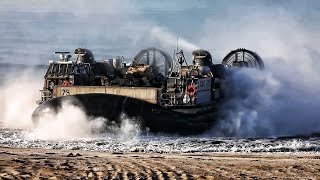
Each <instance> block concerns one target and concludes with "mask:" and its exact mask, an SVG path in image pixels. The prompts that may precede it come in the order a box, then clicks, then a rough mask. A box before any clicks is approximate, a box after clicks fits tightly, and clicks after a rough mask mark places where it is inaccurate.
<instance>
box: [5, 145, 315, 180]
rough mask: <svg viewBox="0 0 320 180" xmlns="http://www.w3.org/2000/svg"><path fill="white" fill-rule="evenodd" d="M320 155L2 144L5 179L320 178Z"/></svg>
mask: <svg viewBox="0 0 320 180" xmlns="http://www.w3.org/2000/svg"><path fill="white" fill-rule="evenodd" d="M319 177H320V155H266V154H264V155H258V154H230V153H228V154H221V153H219V154H212V153H211V154H149V153H147V154H146V153H107V152H90V151H77V150H55V149H53V150H52V149H50V150H46V149H22V148H21V149H20V148H5V147H0V179H16V178H18V179H66V178H70V179H235V178H236V179H319Z"/></svg>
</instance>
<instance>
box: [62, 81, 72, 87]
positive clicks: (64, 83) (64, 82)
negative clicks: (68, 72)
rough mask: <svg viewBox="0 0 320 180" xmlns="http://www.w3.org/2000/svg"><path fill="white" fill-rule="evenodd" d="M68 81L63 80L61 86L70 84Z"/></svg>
mask: <svg viewBox="0 0 320 180" xmlns="http://www.w3.org/2000/svg"><path fill="white" fill-rule="evenodd" d="M70 85H71V84H70V82H69V81H63V83H62V86H70Z"/></svg>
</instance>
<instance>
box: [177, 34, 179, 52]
mask: <svg viewBox="0 0 320 180" xmlns="http://www.w3.org/2000/svg"><path fill="white" fill-rule="evenodd" d="M178 51H179V37H178V36H177V51H176V53H178Z"/></svg>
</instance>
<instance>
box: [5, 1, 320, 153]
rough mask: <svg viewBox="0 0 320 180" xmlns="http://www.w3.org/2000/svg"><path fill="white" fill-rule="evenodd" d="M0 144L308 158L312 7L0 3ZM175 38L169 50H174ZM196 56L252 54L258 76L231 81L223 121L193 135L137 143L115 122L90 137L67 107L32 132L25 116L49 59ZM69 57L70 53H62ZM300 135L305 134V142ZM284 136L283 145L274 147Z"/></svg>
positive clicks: (319, 14)
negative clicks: (202, 52)
mask: <svg viewBox="0 0 320 180" xmlns="http://www.w3.org/2000/svg"><path fill="white" fill-rule="evenodd" d="M0 24H1V26H0V94H1V97H0V109H1V113H0V127H1V128H0V145H1V146H9V147H35V148H57V149H83V150H98V151H112V152H113V151H121V152H160V153H161V152H174V153H186V152H208V153H209V152H210V153H213V152H239V153H262V152H266V153H318V152H319V143H320V141H319V138H318V136H317V135H316V133H318V132H320V121H319V117H320V113H319V109H320V103H319V102H320V97H319V96H318V94H319V92H320V71H319V68H320V61H318V59H319V56H320V45H319V42H320V36H319V34H320V33H319V32H320V3H319V2H318V1H307V2H305V1H303V2H302V1H295V0H292V1H267V0H265V1H264V0H262V1H255V2H252V1H249V0H241V1H236V0H235V1H226V2H224V1H223V2H222V1H201V2H199V1H196V0H189V1H166V0H165V1H161V2H156V1H121V2H119V1H107V2H106V1H100V0H95V1H90V2H87V1H82V0H80V1H78V2H77V3H76V4H75V3H74V1H71V0H70V1H68V0H65V1H62V0H53V1H43V2H38V1H33V0H30V1H28V2H25V1H22V0H3V1H1V2H0ZM177 39H178V41H177ZM177 44H178V48H179V49H183V50H184V52H185V55H186V58H187V59H188V61H189V62H191V52H192V51H193V50H195V49H198V48H203V49H206V50H208V51H210V52H211V54H212V56H213V61H214V62H215V63H220V62H221V60H222V58H223V57H224V56H225V55H226V54H227V53H228V52H230V50H233V49H236V48H247V49H251V50H253V51H255V52H257V53H258V54H259V55H260V56H261V57H262V59H263V61H264V63H265V66H266V69H265V71H258V72H257V71H252V70H244V71H240V72H237V73H235V75H234V76H232V77H231V81H232V82H235V84H236V85H237V86H234V87H233V88H232V89H230V91H231V92H232V94H233V96H234V98H233V99H232V100H231V101H228V102H226V103H225V105H224V106H223V107H221V108H222V110H224V111H225V113H226V114H227V116H226V118H225V119H221V120H220V123H219V124H218V125H217V126H216V127H210V129H211V130H210V131H209V132H207V133H205V134H203V135H199V136H192V137H180V136H176V135H163V134H162V135H159V134H156V135H155V134H143V133H141V132H140V131H139V127H138V125H136V124H132V123H130V120H129V121H127V120H125V119H124V124H123V125H122V126H121V127H120V128H119V129H117V132H118V133H116V134H110V133H102V134H101V133H97V132H96V131H95V130H96V129H98V130H99V128H100V127H101V121H103V120H102V119H99V118H97V119H95V120H94V121H88V120H87V118H86V117H85V115H84V114H83V112H81V110H79V109H77V108H75V107H69V108H67V110H66V111H65V112H60V113H59V114H58V115H57V116H55V117H49V118H48V121H47V122H46V123H44V124H42V125H41V126H40V127H37V128H35V127H33V124H32V122H31V114H32V112H33V110H34V109H35V108H36V107H37V106H36V104H35V101H36V100H38V99H39V98H40V96H39V91H38V90H39V89H41V88H42V86H43V75H44V72H45V68H46V64H47V62H48V61H49V60H52V59H57V58H58V57H57V56H56V55H55V54H54V53H53V52H54V51H70V52H72V51H73V50H74V49H75V48H77V47H85V48H88V49H90V50H92V52H93V53H94V55H95V57H96V59H97V60H102V59H105V58H112V57H115V56H118V55H123V56H124V57H125V61H127V62H131V60H132V59H133V57H134V56H135V55H136V54H137V53H138V52H139V50H140V49H143V48H147V47H157V48H160V49H163V50H165V51H166V52H168V53H169V54H171V53H172V52H173V50H174V49H176V48H177ZM71 54H72V53H71ZM310 134H313V135H312V136H311V135H310ZM282 137H288V138H282Z"/></svg>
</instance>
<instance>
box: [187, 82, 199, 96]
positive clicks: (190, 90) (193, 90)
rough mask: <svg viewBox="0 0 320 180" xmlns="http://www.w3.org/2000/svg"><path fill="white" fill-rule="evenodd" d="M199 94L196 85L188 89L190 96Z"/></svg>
mask: <svg viewBox="0 0 320 180" xmlns="http://www.w3.org/2000/svg"><path fill="white" fill-rule="evenodd" d="M196 92H197V88H196V87H195V86H194V85H191V86H189V87H188V88H187V93H188V94H189V95H190V96H193V95H194V94H195V93H196Z"/></svg>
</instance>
